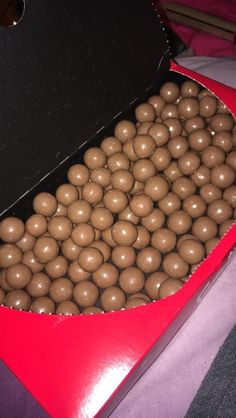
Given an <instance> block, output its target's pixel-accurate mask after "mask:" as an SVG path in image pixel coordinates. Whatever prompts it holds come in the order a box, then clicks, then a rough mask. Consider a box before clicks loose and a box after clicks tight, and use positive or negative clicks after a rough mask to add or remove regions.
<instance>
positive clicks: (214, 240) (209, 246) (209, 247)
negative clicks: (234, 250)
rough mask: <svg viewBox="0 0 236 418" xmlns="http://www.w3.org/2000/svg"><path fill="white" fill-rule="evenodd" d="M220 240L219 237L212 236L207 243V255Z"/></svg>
mask: <svg viewBox="0 0 236 418" xmlns="http://www.w3.org/2000/svg"><path fill="white" fill-rule="evenodd" d="M218 241H219V238H211V239H209V240H208V241H207V242H206V243H205V247H206V252H207V255H208V254H210V252H211V251H212V250H213V249H214V248H215V246H216V245H217V243H218Z"/></svg>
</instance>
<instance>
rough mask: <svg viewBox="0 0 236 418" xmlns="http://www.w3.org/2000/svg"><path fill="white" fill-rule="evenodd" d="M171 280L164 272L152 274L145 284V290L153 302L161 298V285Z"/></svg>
mask: <svg viewBox="0 0 236 418" xmlns="http://www.w3.org/2000/svg"><path fill="white" fill-rule="evenodd" d="M169 278H170V277H169V276H168V275H167V274H166V273H164V272H162V271H157V272H155V273H152V274H150V276H148V278H147V280H146V282H145V290H146V293H147V295H148V296H149V297H150V298H151V299H152V300H157V299H158V296H159V295H158V293H159V288H160V285H161V284H162V283H163V282H164V281H165V280H167V279H169Z"/></svg>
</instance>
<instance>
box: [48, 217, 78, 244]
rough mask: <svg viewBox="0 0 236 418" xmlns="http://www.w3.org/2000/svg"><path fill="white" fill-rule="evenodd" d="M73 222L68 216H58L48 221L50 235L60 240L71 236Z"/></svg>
mask: <svg viewBox="0 0 236 418" xmlns="http://www.w3.org/2000/svg"><path fill="white" fill-rule="evenodd" d="M71 231H72V224H71V222H70V220H69V219H68V218H67V217H66V216H57V217H54V218H52V219H51V220H50V221H49V222H48V232H49V234H50V236H51V237H52V238H54V239H56V240H58V241H64V240H66V239H68V238H69V237H70V234H71Z"/></svg>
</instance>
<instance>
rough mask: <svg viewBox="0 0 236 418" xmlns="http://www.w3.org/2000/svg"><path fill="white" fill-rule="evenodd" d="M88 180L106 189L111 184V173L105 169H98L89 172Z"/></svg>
mask: <svg viewBox="0 0 236 418" xmlns="http://www.w3.org/2000/svg"><path fill="white" fill-rule="evenodd" d="M90 178H91V180H92V181H93V182H95V183H98V184H100V186H102V187H107V186H109V184H110V182H111V172H110V171H109V170H108V169H107V168H105V167H98V168H95V169H94V170H92V171H91V175H90Z"/></svg>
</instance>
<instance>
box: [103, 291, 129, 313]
mask: <svg viewBox="0 0 236 418" xmlns="http://www.w3.org/2000/svg"><path fill="white" fill-rule="evenodd" d="M125 301H126V298H125V293H124V292H123V290H121V289H119V288H118V287H114V286H111V287H108V288H107V289H105V290H104V291H103V292H102V294H101V305H102V309H103V310H104V311H105V312H109V311H119V310H120V309H122V308H123V307H124V304H125Z"/></svg>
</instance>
